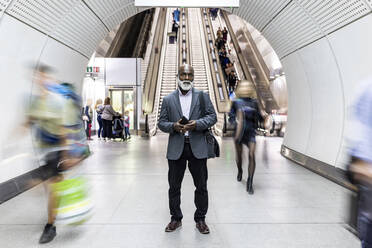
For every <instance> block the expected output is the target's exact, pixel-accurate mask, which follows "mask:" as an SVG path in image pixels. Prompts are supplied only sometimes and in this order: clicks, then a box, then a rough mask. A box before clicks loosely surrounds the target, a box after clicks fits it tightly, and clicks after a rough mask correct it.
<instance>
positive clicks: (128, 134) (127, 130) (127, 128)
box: [125, 127, 130, 138]
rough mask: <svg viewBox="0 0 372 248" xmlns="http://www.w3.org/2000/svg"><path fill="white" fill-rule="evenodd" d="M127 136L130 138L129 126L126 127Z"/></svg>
mask: <svg viewBox="0 0 372 248" xmlns="http://www.w3.org/2000/svg"><path fill="white" fill-rule="evenodd" d="M125 138H130V133H129V127H125Z"/></svg>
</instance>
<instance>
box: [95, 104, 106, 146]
mask: <svg viewBox="0 0 372 248" xmlns="http://www.w3.org/2000/svg"><path fill="white" fill-rule="evenodd" d="M103 108H104V107H103V105H102V99H98V100H97V101H96V106H95V107H94V109H95V110H96V113H97V122H98V134H97V135H98V139H101V134H102V137H103V123H102V113H103Z"/></svg>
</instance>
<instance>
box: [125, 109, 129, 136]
mask: <svg viewBox="0 0 372 248" xmlns="http://www.w3.org/2000/svg"><path fill="white" fill-rule="evenodd" d="M129 126H130V119H129V111H125V113H124V131H125V138H124V139H126V140H128V139H130V133H129Z"/></svg>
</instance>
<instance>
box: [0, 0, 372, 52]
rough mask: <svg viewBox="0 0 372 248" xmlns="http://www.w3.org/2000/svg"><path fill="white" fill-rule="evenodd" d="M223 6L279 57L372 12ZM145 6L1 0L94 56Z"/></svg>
mask: <svg viewBox="0 0 372 248" xmlns="http://www.w3.org/2000/svg"><path fill="white" fill-rule="evenodd" d="M240 5H241V6H240V8H237V9H225V10H227V11H230V12H232V13H234V14H236V15H238V16H240V17H242V18H243V19H245V20H246V21H248V22H249V23H251V24H252V25H253V26H254V27H256V28H257V29H258V30H259V31H261V33H262V34H263V35H264V36H265V37H266V38H267V40H268V41H269V42H270V43H271V45H272V46H273V48H274V49H275V51H276V52H277V54H278V55H279V57H281V58H283V57H285V56H287V55H288V54H290V53H292V52H294V51H296V50H298V49H300V48H302V47H304V46H306V45H308V44H310V43H312V42H314V41H316V40H319V39H321V38H322V37H324V36H326V35H327V34H330V33H332V32H334V31H335V30H337V29H339V28H341V27H343V26H345V25H347V24H349V23H352V22H353V21H355V20H357V19H359V18H361V17H363V16H365V15H367V14H369V13H371V11H372V0H266V1H265V0H241V1H240ZM143 10H145V8H136V7H135V6H134V1H133V0H104V1H103V0H63V1H61V0H0V18H1V16H2V14H3V13H4V11H5V12H6V13H7V14H8V15H11V16H13V17H14V18H17V19H18V20H20V21H22V22H24V23H26V24H27V25H29V26H32V27H33V28H35V29H37V30H39V31H41V32H43V33H45V34H47V35H49V36H50V37H52V38H53V39H55V40H57V41H59V42H61V43H63V44H65V45H67V46H69V47H71V48H72V49H74V50H76V51H78V52H79V53H81V54H82V55H84V56H86V57H90V56H91V54H92V53H93V51H94V50H95V48H96V46H97V45H98V44H99V42H100V41H101V40H102V39H103V38H104V36H105V34H106V33H107V32H108V31H109V30H112V29H113V28H114V27H115V26H117V25H118V24H120V23H121V22H123V21H124V20H126V19H128V18H129V17H131V16H133V15H135V14H137V13H138V12H141V11H143Z"/></svg>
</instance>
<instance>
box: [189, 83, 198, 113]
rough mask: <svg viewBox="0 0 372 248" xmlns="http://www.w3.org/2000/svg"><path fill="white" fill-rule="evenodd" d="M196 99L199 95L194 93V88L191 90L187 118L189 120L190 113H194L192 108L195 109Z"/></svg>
mask: <svg viewBox="0 0 372 248" xmlns="http://www.w3.org/2000/svg"><path fill="white" fill-rule="evenodd" d="M198 98H199V94H198V93H196V92H195V90H194V88H192V100H191V107H190V116H189V118H191V115H192V111H194V108H195V105H196V102H197V101H198Z"/></svg>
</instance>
